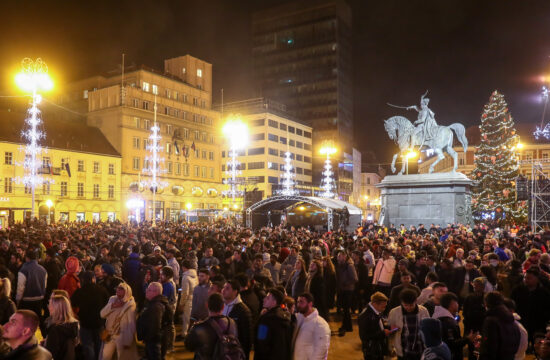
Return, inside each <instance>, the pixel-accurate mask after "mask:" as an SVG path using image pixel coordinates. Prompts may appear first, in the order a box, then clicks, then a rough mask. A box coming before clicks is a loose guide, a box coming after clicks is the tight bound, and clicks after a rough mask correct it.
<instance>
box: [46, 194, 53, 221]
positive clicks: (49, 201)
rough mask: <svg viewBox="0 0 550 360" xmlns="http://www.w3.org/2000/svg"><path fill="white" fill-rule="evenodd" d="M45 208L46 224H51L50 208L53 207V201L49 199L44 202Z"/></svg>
mask: <svg viewBox="0 0 550 360" xmlns="http://www.w3.org/2000/svg"><path fill="white" fill-rule="evenodd" d="M46 206H47V207H48V224H51V222H52V217H51V216H52V215H51V208H52V206H53V201H51V200H50V199H48V200H46Z"/></svg>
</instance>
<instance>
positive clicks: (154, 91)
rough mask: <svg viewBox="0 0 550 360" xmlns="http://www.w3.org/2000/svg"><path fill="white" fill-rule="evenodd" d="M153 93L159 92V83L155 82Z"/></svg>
mask: <svg viewBox="0 0 550 360" xmlns="http://www.w3.org/2000/svg"><path fill="white" fill-rule="evenodd" d="M153 94H155V95H158V94H159V87H158V86H157V85H154V84H153Z"/></svg>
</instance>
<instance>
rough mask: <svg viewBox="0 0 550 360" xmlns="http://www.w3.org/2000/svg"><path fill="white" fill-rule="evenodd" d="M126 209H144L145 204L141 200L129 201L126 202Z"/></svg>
mask: <svg viewBox="0 0 550 360" xmlns="http://www.w3.org/2000/svg"><path fill="white" fill-rule="evenodd" d="M126 207H127V208H128V209H135V208H141V207H143V202H142V201H141V200H139V199H128V201H126Z"/></svg>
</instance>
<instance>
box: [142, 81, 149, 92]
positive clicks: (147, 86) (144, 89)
mask: <svg viewBox="0 0 550 360" xmlns="http://www.w3.org/2000/svg"><path fill="white" fill-rule="evenodd" d="M141 88H142V89H143V91H149V83H148V82H145V81H144V82H143V83H142V85H141Z"/></svg>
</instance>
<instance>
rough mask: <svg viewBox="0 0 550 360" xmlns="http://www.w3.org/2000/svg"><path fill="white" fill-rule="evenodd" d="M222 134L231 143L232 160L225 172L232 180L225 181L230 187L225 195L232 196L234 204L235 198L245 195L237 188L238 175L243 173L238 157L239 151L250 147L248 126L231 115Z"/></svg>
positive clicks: (230, 155)
mask: <svg viewBox="0 0 550 360" xmlns="http://www.w3.org/2000/svg"><path fill="white" fill-rule="evenodd" d="M222 132H223V135H224V136H225V138H226V139H227V142H228V143H229V153H228V156H229V158H230V160H229V161H228V162H227V170H226V172H225V173H226V174H227V175H228V176H229V177H230V178H228V179H226V180H224V183H225V184H228V185H229V190H227V191H224V192H223V193H224V195H226V196H231V200H232V203H235V198H237V197H241V196H242V195H243V194H242V191H239V190H238V188H237V187H238V183H237V175H239V174H240V173H241V172H240V170H239V161H238V160H237V156H238V150H241V149H244V148H246V146H247V145H248V126H247V125H246V124H245V123H244V122H243V121H242V119H241V118H240V117H239V116H238V115H231V116H230V117H229V118H228V119H227V121H226V123H225V124H224V126H223V128H222Z"/></svg>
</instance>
